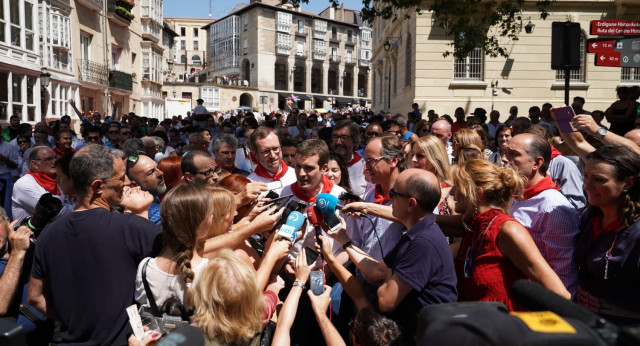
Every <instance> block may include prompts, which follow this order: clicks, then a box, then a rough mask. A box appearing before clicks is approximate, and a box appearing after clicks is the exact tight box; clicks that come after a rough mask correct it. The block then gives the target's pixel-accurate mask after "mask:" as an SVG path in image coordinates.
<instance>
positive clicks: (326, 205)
mask: <svg viewBox="0 0 640 346" xmlns="http://www.w3.org/2000/svg"><path fill="white" fill-rule="evenodd" d="M339 202H340V200H339V199H338V197H336V196H334V195H332V194H330V193H321V194H319V195H318V197H317V198H316V205H317V206H318V208H320V210H322V212H323V213H325V214H331V213H333V212H335V211H336V209H338V210H342V208H344V205H342V204H340V203H339ZM345 211H346V212H351V213H357V214H359V215H360V216H362V215H364V214H362V213H361V212H359V211H356V210H355V209H347V210H345Z"/></svg>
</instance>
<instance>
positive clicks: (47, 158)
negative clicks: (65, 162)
mask: <svg viewBox="0 0 640 346" xmlns="http://www.w3.org/2000/svg"><path fill="white" fill-rule="evenodd" d="M56 159H57V157H56V156H49V157H43V158H38V159H36V160H37V161H44V162H46V163H51V162H53V161H55V160H56Z"/></svg>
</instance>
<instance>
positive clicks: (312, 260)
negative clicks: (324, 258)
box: [304, 246, 318, 266]
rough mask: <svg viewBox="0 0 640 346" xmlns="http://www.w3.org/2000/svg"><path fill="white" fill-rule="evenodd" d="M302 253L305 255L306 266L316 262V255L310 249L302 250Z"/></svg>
mask: <svg viewBox="0 0 640 346" xmlns="http://www.w3.org/2000/svg"><path fill="white" fill-rule="evenodd" d="M304 253H305V255H307V265H308V266H310V265H312V264H314V263H315V262H316V259H317V258H318V253H317V252H316V251H315V250H313V249H312V248H310V247H308V246H307V247H305V248H304Z"/></svg>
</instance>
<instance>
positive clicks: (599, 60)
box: [596, 52, 620, 66]
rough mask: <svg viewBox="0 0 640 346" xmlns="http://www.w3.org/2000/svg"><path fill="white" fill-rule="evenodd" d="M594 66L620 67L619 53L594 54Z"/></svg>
mask: <svg viewBox="0 0 640 346" xmlns="http://www.w3.org/2000/svg"><path fill="white" fill-rule="evenodd" d="M596 66H620V53H618V52H601V53H596Z"/></svg>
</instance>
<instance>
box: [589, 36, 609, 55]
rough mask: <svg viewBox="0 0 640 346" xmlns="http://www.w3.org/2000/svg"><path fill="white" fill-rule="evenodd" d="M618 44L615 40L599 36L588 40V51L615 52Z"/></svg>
mask: <svg viewBox="0 0 640 346" xmlns="http://www.w3.org/2000/svg"><path fill="white" fill-rule="evenodd" d="M615 45H616V41H615V40H603V39H598V38H590V39H588V40H587V48H588V50H587V52H589V53H598V52H613V49H614V47H615Z"/></svg>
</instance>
